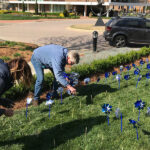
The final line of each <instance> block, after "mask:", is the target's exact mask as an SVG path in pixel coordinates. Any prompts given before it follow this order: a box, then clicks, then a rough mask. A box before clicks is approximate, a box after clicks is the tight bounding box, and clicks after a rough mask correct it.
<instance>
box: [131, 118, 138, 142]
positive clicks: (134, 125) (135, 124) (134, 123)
mask: <svg viewBox="0 0 150 150" xmlns="http://www.w3.org/2000/svg"><path fill="white" fill-rule="evenodd" d="M129 121H130V124H132V125H133V128H136V134H137V140H138V130H137V125H138V122H137V121H135V120H131V119H129Z"/></svg>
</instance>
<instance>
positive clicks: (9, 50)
mask: <svg viewBox="0 0 150 150" xmlns="http://www.w3.org/2000/svg"><path fill="white" fill-rule="evenodd" d="M25 47H29V48H28V49H27V50H26V49H25ZM37 47H38V45H35V44H29V43H24V46H21V45H16V46H13V47H10V46H0V58H4V57H5V58H6V57H9V58H10V59H13V58H16V57H22V58H24V59H25V60H26V61H27V62H29V61H30V60H31V56H32V50H33V49H35V48H37ZM5 61H8V60H5Z"/></svg>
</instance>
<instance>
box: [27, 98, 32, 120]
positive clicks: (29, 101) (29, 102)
mask: <svg viewBox="0 0 150 150" xmlns="http://www.w3.org/2000/svg"><path fill="white" fill-rule="evenodd" d="M31 102H32V98H29V97H28V98H27V103H26V118H27V116H28V105H30V104H31Z"/></svg>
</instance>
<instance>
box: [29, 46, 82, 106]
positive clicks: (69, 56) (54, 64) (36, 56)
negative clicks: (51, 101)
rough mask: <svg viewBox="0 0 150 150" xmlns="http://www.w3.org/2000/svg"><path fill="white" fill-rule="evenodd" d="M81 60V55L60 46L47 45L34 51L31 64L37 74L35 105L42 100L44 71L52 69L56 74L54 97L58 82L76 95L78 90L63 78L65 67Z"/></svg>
mask: <svg viewBox="0 0 150 150" xmlns="http://www.w3.org/2000/svg"><path fill="white" fill-rule="evenodd" d="M79 60H80V57H79V54H78V53H76V52H73V51H68V50H67V48H65V47H63V46H60V45H55V44H51V45H45V46H42V47H39V48H37V49H35V50H34V52H33V55H32V58H31V62H32V64H33V66H34V69H35V72H36V76H37V79H36V83H35V90H34V102H33V103H34V104H35V105H38V100H39V99H40V94H41V88H42V83H43V79H44V71H43V69H50V70H51V71H52V73H53V74H54V83H53V90H54V93H53V95H54V97H55V96H56V95H57V91H56V90H57V88H58V84H57V81H58V82H59V83H60V84H61V85H62V86H64V87H66V88H67V89H68V90H70V91H71V93H72V94H75V93H76V89H75V88H74V87H72V86H71V85H69V83H68V81H67V80H66V79H65V77H64V76H63V72H64V71H65V65H66V64H69V65H73V64H77V63H78V62H79Z"/></svg>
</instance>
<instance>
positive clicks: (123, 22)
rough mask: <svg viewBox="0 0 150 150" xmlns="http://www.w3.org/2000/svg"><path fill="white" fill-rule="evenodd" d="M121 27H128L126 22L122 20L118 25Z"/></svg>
mask: <svg viewBox="0 0 150 150" xmlns="http://www.w3.org/2000/svg"><path fill="white" fill-rule="evenodd" d="M116 25H117V26H119V27H126V20H120V21H118V22H117V23H116Z"/></svg>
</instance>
